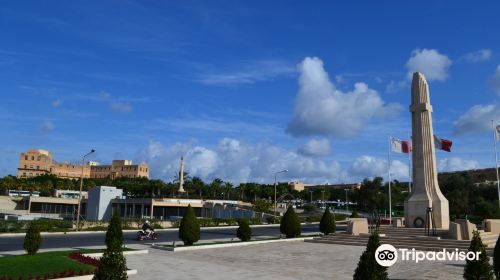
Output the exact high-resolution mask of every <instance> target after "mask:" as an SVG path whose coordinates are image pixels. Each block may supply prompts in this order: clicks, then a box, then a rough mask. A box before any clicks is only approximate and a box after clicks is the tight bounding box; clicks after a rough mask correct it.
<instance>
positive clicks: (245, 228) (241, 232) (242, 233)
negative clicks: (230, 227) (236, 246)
mask: <svg viewBox="0 0 500 280" xmlns="http://www.w3.org/2000/svg"><path fill="white" fill-rule="evenodd" d="M238 225H239V227H238V230H237V231H236V236H238V238H239V239H240V240H241V241H243V242H245V241H249V240H250V239H251V238H252V229H251V228H250V225H248V221H247V220H239V221H238Z"/></svg>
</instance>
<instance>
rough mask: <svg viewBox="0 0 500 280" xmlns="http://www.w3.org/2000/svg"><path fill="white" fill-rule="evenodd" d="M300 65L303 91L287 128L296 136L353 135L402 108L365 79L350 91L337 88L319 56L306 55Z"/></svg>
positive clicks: (300, 83)
mask: <svg viewBox="0 0 500 280" xmlns="http://www.w3.org/2000/svg"><path fill="white" fill-rule="evenodd" d="M298 68H299V72H300V77H299V93H298V95H297V97H296V100H295V108H294V116H293V119H292V121H291V122H290V123H289V125H288V128H287V132H289V133H290V134H292V135H294V136H303V135H319V136H334V137H352V136H355V135H357V134H358V133H359V132H360V130H361V129H362V128H363V126H365V125H366V124H367V123H368V122H369V121H370V120H372V119H374V118H381V117H387V116H391V115H394V114H397V113H399V112H400V111H401V106H400V105H399V104H389V105H386V104H384V101H383V100H382V99H381V98H380V96H379V95H378V93H377V92H376V91H375V90H373V89H370V88H368V85H366V84H365V83H356V84H355V85H354V89H353V90H352V91H350V92H347V93H343V92H341V91H339V90H337V89H335V86H334V85H333V83H332V82H331V81H330V79H329V77H328V73H327V72H326V71H325V69H324V68H323V62H322V61H321V59H319V58H317V57H306V58H305V59H304V60H303V61H302V63H300V64H299V66H298Z"/></svg>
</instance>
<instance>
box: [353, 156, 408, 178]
mask: <svg viewBox="0 0 500 280" xmlns="http://www.w3.org/2000/svg"><path fill="white" fill-rule="evenodd" d="M387 167H388V164H387V160H385V159H379V158H375V157H372V156H367V155H364V156H361V157H358V158H356V159H355V160H354V162H353V163H352V165H351V167H350V170H349V173H350V174H351V175H352V176H356V175H357V176H358V177H384V178H387V176H388V169H387ZM391 178H392V179H398V180H404V181H406V180H408V165H406V164H404V163H402V162H401V161H399V160H393V161H392V164H391Z"/></svg>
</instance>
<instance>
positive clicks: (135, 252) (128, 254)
mask: <svg viewBox="0 0 500 280" xmlns="http://www.w3.org/2000/svg"><path fill="white" fill-rule="evenodd" d="M103 254H104V253H90V254H82V255H84V256H87V257H92V258H101V257H102V255H103ZM143 254H149V250H132V251H123V255H124V256H130V255H143Z"/></svg>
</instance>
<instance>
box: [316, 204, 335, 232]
mask: <svg viewBox="0 0 500 280" xmlns="http://www.w3.org/2000/svg"><path fill="white" fill-rule="evenodd" d="M319 231H321V232H322V233H323V234H324V235H328V234H330V233H334V232H335V217H334V216H333V214H332V213H330V207H329V206H328V205H327V206H326V209H325V213H323V216H322V217H321V221H320V222H319Z"/></svg>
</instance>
